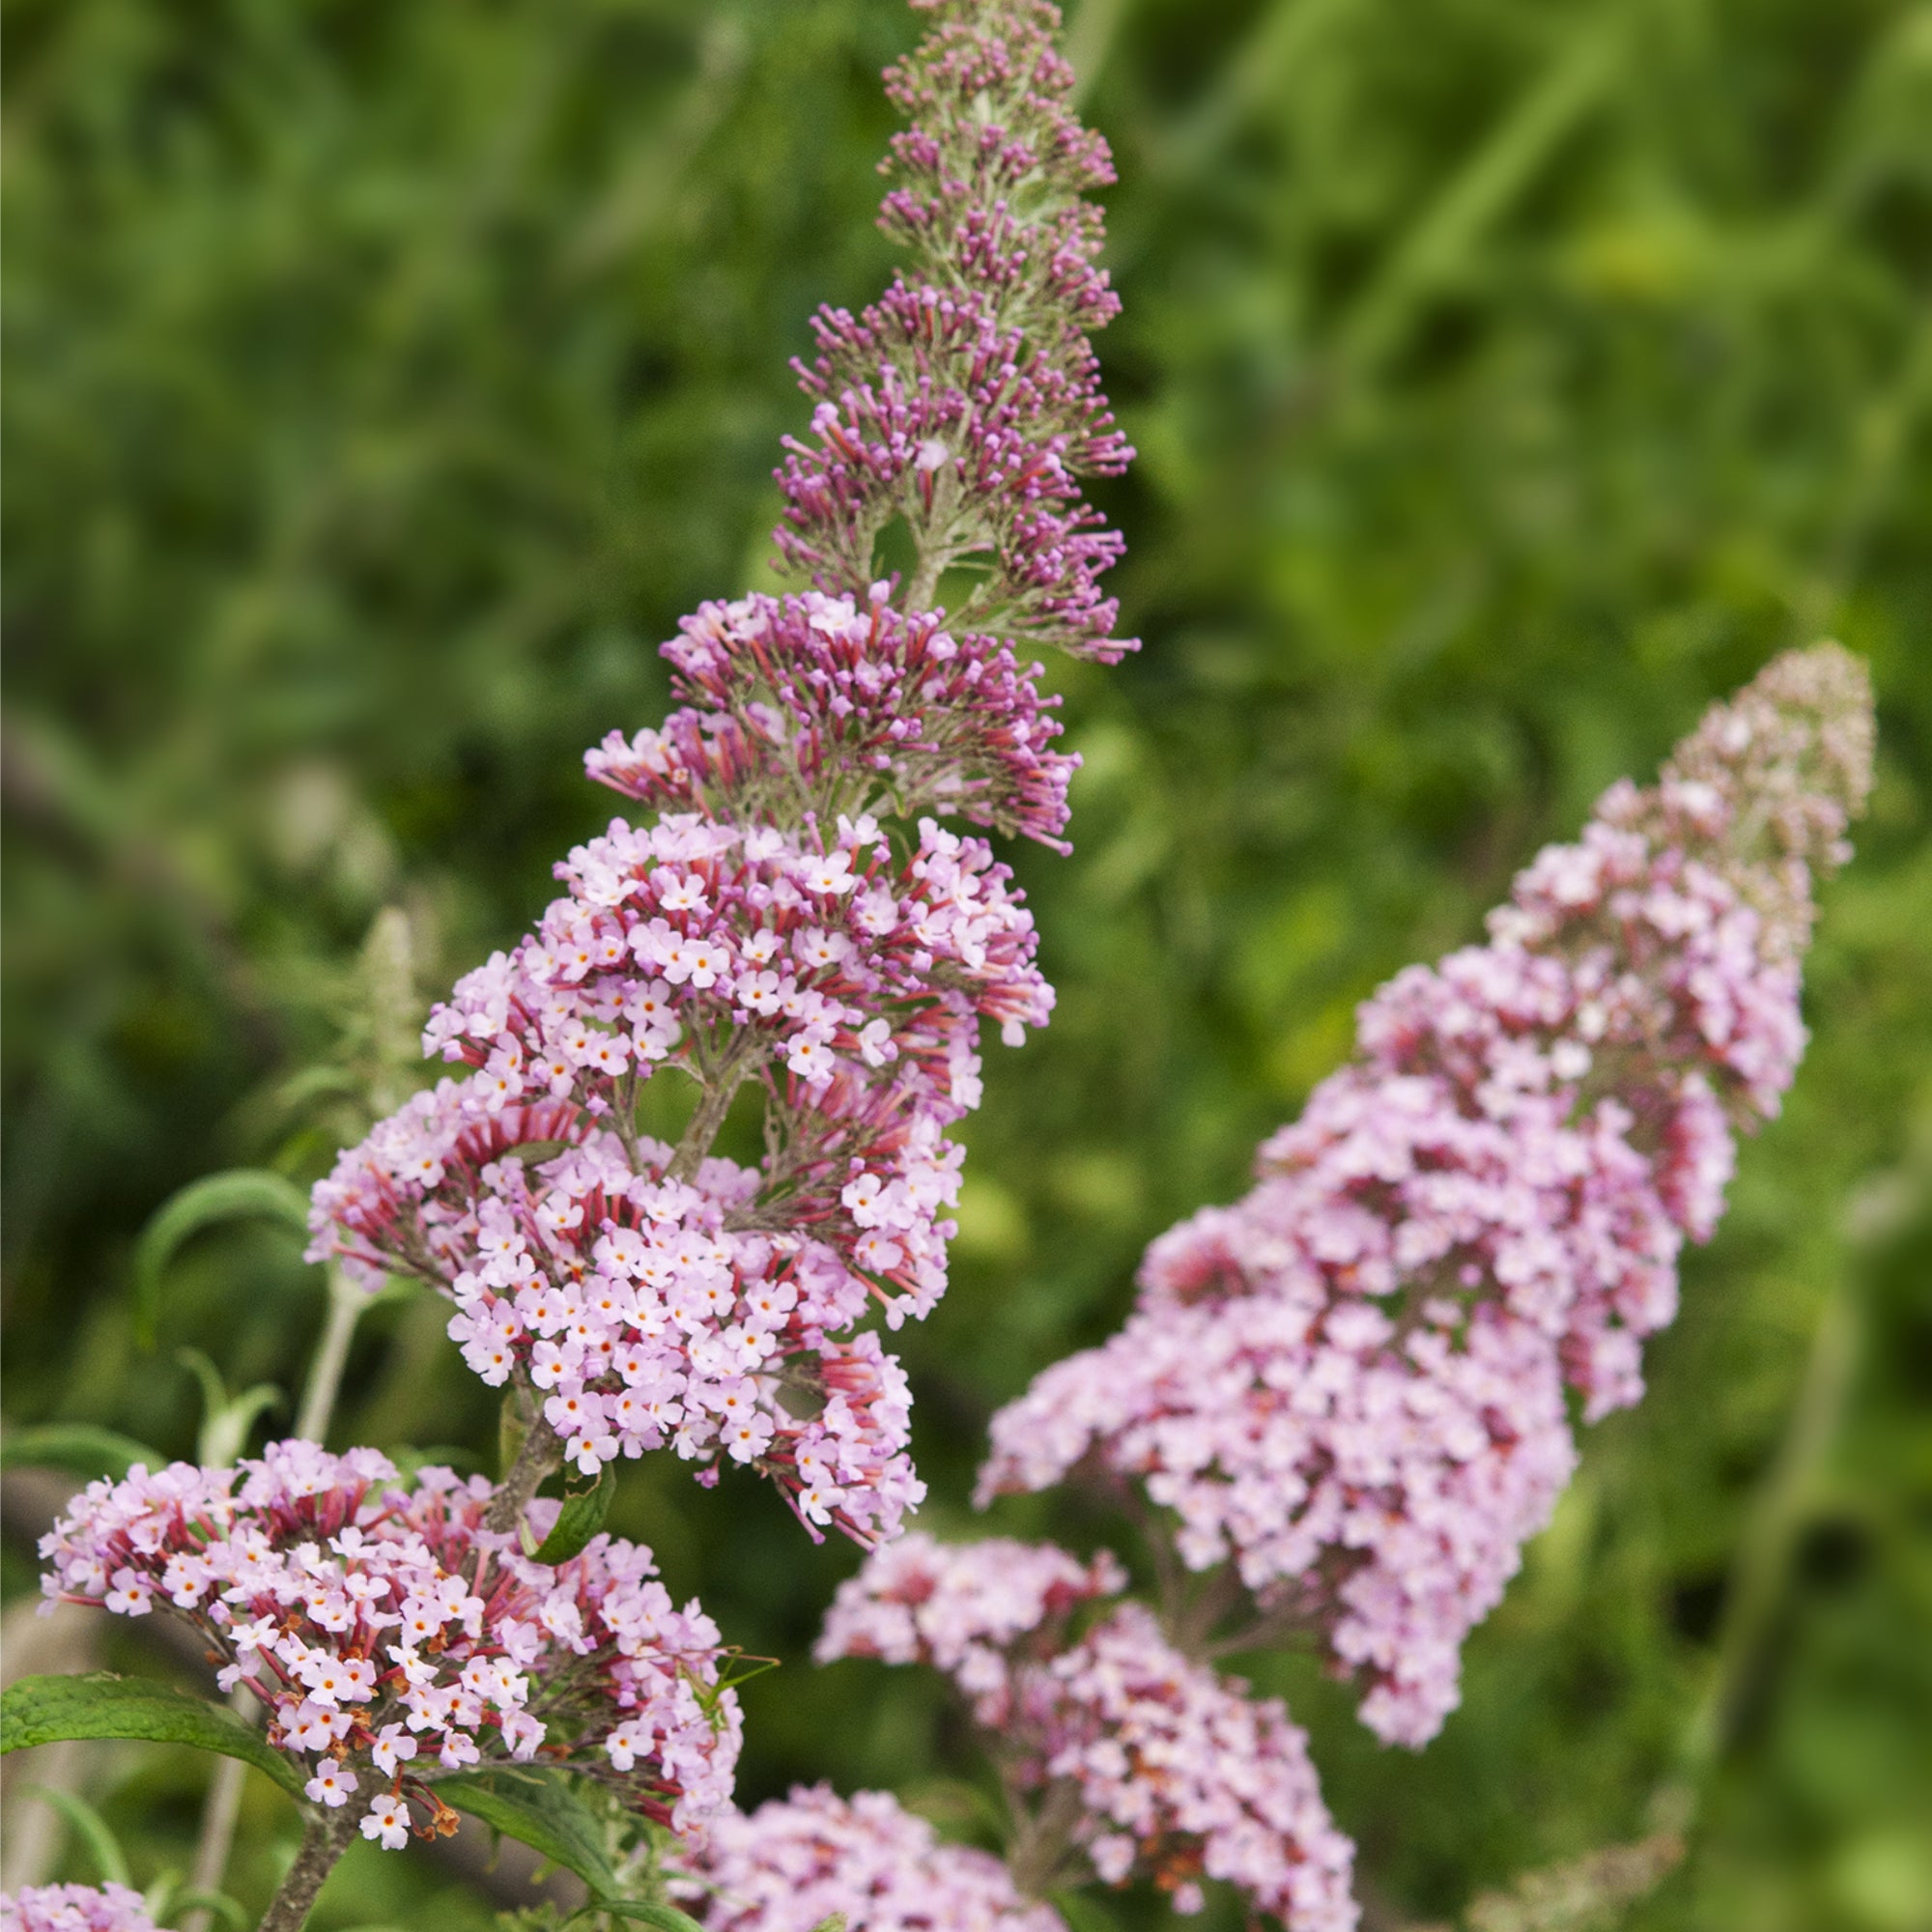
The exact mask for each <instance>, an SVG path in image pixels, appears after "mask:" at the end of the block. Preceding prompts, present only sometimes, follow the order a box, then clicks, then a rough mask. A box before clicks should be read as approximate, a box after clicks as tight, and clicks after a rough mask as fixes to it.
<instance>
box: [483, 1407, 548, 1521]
mask: <svg viewBox="0 0 1932 1932" xmlns="http://www.w3.org/2000/svg"><path fill="white" fill-rule="evenodd" d="M562 1466H563V1440H562V1438H561V1437H560V1436H559V1435H557V1433H556V1431H555V1430H554V1429H553V1428H552V1427H551V1426H550V1424H549V1423H548V1422H547V1421H546V1420H545V1419H544V1417H543V1415H542V1413H541V1412H539V1413H538V1414H537V1415H536V1416H535V1417H534V1418H533V1419H532V1420H531V1423H530V1426H529V1432H528V1434H526V1435H525V1437H524V1442H523V1447H522V1448H520V1449H519V1450H518V1451H517V1460H516V1461H515V1462H514V1463H511V1464H510V1467H509V1470H508V1472H507V1473H506V1474H505V1475H504V1477H503V1480H502V1482H501V1483H499V1484H498V1485H497V1495H496V1499H495V1501H493V1502H492V1503H491V1505H490V1514H489V1515H488V1516H487V1517H486V1518H485V1519H484V1521H485V1524H486V1526H487V1527H489V1528H490V1529H493V1530H495V1531H496V1532H497V1534H499V1535H500V1534H502V1533H503V1532H504V1531H506V1530H512V1529H515V1528H516V1526H517V1525H518V1524H519V1523H520V1522H522V1521H523V1520H524V1511H525V1510H526V1509H527V1508H528V1507H529V1501H530V1498H531V1497H532V1496H533V1495H535V1494H536V1492H537V1488H538V1486H539V1485H540V1484H541V1483H542V1481H543V1479H544V1478H545V1477H546V1476H548V1475H549V1474H550V1473H551V1471H552V1470H553V1469H560V1468H561V1467H562Z"/></svg>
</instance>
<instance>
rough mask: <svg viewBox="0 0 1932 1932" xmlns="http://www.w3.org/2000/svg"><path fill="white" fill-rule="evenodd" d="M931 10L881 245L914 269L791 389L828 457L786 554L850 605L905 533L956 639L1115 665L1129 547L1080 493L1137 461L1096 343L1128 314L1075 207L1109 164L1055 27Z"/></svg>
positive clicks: (908, 94)
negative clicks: (1122, 568) (982, 639)
mask: <svg viewBox="0 0 1932 1932" xmlns="http://www.w3.org/2000/svg"><path fill="white" fill-rule="evenodd" d="M915 5H918V6H920V7H921V9H922V11H923V12H926V13H930V14H936V15H938V16H939V23H938V25H937V26H936V27H935V28H934V29H933V31H932V32H931V33H929V34H928V35H927V36H926V38H925V39H924V40H923V42H922V43H921V44H920V45H919V47H918V48H917V49H916V50H915V51H914V52H913V53H912V54H911V55H910V56H909V57H908V58H907V59H906V60H905V61H904V62H902V63H901V64H900V65H899V66H898V67H896V68H895V69H894V70H893V71H891V72H890V73H888V75H887V76H886V91H887V93H888V94H889V95H890V96H891V97H892V99H893V102H894V104H895V106H897V107H898V108H899V110H900V111H901V112H902V113H903V114H905V115H906V117H907V118H908V120H909V121H910V122H911V123H912V125H911V127H909V128H907V129H906V130H905V131H904V132H903V133H900V134H898V135H895V137H894V140H893V153H892V158H891V160H889V161H888V162H887V163H886V168H885V172H886V173H887V174H888V175H889V176H890V177H891V178H892V180H893V182H894V186H893V188H892V190H891V192H890V193H889V194H888V195H887V197H886V202H885V209H884V213H883V215H882V217H881V226H882V227H884V229H885V230H886V232H887V233H888V234H889V235H891V236H893V237H894V238H895V240H897V241H901V242H903V243H905V244H906V245H907V247H909V248H910V249H911V251H912V252H913V255H914V258H915V261H916V263H917V268H916V270H915V271H914V273H913V274H912V275H911V276H909V277H902V278H900V279H899V280H896V281H895V282H894V284H893V286H892V288H891V289H889V290H888V291H887V292H886V294H885V295H884V296H883V297H882V298H880V299H879V300H878V301H877V302H876V303H874V304H872V305H871V306H869V307H867V309H865V310H864V311H863V312H862V313H861V314H859V315H858V316H856V317H855V316H853V315H851V314H849V313H848V312H846V311H845V310H842V309H826V310H823V311H821V313H820V315H819V317H818V319H817V321H816V323H815V324H814V325H813V327H814V331H815V333H816V336H817V352H818V353H817V355H816V356H815V358H814V359H813V361H812V363H811V364H810V367H807V366H806V365H805V364H803V363H801V364H799V365H798V368H799V376H800V379H801V382H802V384H803V385H804V387H805V389H806V391H807V393H808V394H809V395H810V396H812V397H813V398H814V399H815V400H816V402H817V407H816V409H814V410H813V412H812V418H811V428H812V435H813V437H814V439H815V440H813V441H810V442H807V441H805V440H798V439H788V440H787V442H786V449H787V451H788V454H787V457H786V461H785V464H784V467H783V469H781V470H780V472H779V483H780V487H781V490H782V492H783V494H784V500H785V525H784V526H782V527H781V529H780V531H779V533H778V543H779V549H780V552H781V555H782V556H783V557H784V558H785V560H786V561H787V562H789V563H791V564H793V565H795V566H797V567H798V568H800V569H802V570H804V571H805V572H807V573H808V574H809V575H810V577H811V579H812V581H813V582H815V583H817V585H818V586H819V588H821V589H823V590H832V591H844V592H846V593H848V594H851V595H858V594H860V593H861V592H863V590H864V588H865V586H866V585H867V583H869V582H871V580H872V577H873V576H874V574H875V571H874V565H873V557H874V553H875V550H876V548H877V543H878V538H879V533H880V531H881V530H882V529H883V528H885V527H886V526H887V525H889V524H890V523H893V522H894V521H895V520H896V521H900V522H902V523H903V525H904V526H905V528H906V530H907V531H908V532H909V534H910V537H911V540H912V543H913V546H914V549H915V550H916V552H917V554H919V556H920V559H921V564H920V571H919V574H918V576H917V578H916V580H915V582H914V584H913V586H912V587H913V591H914V593H915V594H914V595H913V596H912V598H911V600H910V601H911V602H913V603H914V604H915V605H919V604H925V603H929V602H930V601H931V598H932V592H933V590H934V589H935V588H938V589H939V590H940V591H941V592H942V593H945V592H947V590H948V586H947V584H945V583H943V582H942V575H943V573H946V572H948V571H951V572H953V573H954V576H955V580H956V581H960V582H962V584H963V588H962V590H961V593H960V601H959V603H958V605H957V607H956V608H954V609H953V610H952V618H953V620H954V623H955V625H956V626H957V627H959V628H960V629H962V630H976V631H988V630H995V629H997V630H999V631H1000V632H1002V633H1004V634H1007V635H1011V636H1016V637H1023V638H1030V639H1037V640H1039V641H1045V642H1052V643H1056V644H1059V645H1061V646H1063V647H1064V648H1065V649H1068V650H1071V651H1074V652H1076V653H1077V654H1079V655H1081V656H1085V657H1093V658H1097V659H1099V660H1100V661H1101V662H1103V663H1109V662H1112V661H1113V660H1115V659H1117V658H1118V657H1119V656H1120V655H1121V654H1122V651H1125V650H1129V649H1131V648H1133V646H1132V644H1131V642H1127V641H1123V640H1121V639H1115V638H1114V637H1113V636H1112V632H1113V627H1114V620H1115V618H1116V616H1117V615H1118V607H1117V605H1116V604H1115V602H1114V600H1113V599H1111V598H1107V597H1103V596H1102V595H1101V593H1100V590H1099V588H1098V585H1097V583H1096V582H1095V578H1096V576H1097V575H1098V573H1099V572H1101V571H1103V570H1105V569H1106V568H1107V567H1108V566H1109V565H1110V564H1112V563H1114V562H1115V561H1117V560H1118V558H1119V557H1120V555H1121V552H1122V542H1121V538H1120V536H1119V534H1118V533H1117V532H1115V531H1113V530H1109V529H1106V528H1104V527H1103V526H1102V525H1103V519H1102V518H1101V517H1100V516H1099V514H1098V513H1097V512H1096V511H1094V509H1092V508H1091V507H1090V506H1089V505H1087V504H1086V503H1085V502H1084V501H1083V500H1082V498H1081V496H1080V491H1079V482H1078V479H1079V477H1081V476H1082V475H1101V476H1112V475H1118V474H1119V473H1120V472H1121V471H1122V469H1125V468H1126V466H1127V464H1128V462H1129V461H1130V460H1131V458H1132V455H1133V452H1132V450H1131V449H1129V448H1128V447H1127V445H1126V443H1125V442H1124V441H1123V440H1122V438H1121V436H1120V434H1119V433H1118V431H1116V429H1115V428H1114V421H1113V417H1112V416H1111V414H1109V412H1108V410H1107V404H1106V398H1105V397H1104V396H1103V395H1102V394H1101V392H1100V383H1099V372H1098V367H1097V365H1096V363H1095V361H1094V352H1093V350H1092V348H1091V347H1090V346H1089V344H1088V341H1087V336H1088V334H1089V332H1090V331H1092V330H1094V329H1096V328H1100V327H1104V326H1105V325H1106V323H1107V322H1108V321H1110V320H1111V319H1112V317H1113V316H1114V315H1115V314H1116V313H1117V312H1118V310H1119V307H1120V303H1119V299H1118V298H1116V296H1115V295H1114V293H1113V291H1112V289H1111V288H1109V286H1108V283H1107V277H1106V274H1105V272H1104V271H1103V270H1100V269H1098V268H1096V267H1095V266H1094V257H1095V256H1096V255H1097V254H1098V252H1099V247H1100V240H1101V223H1100V215H1099V212H1098V210H1097V209H1095V208H1094V206H1093V205H1092V204H1091V203H1089V202H1087V201H1085V200H1083V199H1082V196H1083V195H1084V194H1085V193H1086V192H1087V191H1088V190H1090V189H1093V188H1095V187H1101V186H1104V185H1106V184H1108V183H1109V182H1111V181H1112V180H1113V179H1114V171H1113V166H1112V162H1111V160H1110V158H1109V156H1108V153H1107V147H1106V143H1105V142H1104V141H1103V140H1101V138H1100V137H1099V135H1097V134H1095V133H1094V132H1092V131H1091V130H1089V129H1088V128H1083V127H1081V125H1080V124H1079V122H1078V121H1076V120H1075V119H1074V118H1073V116H1072V115H1071V113H1070V112H1069V111H1068V108H1067V104H1066V97H1067V95H1068V93H1069V92H1070V91H1071V89H1072V86H1073V71H1072V70H1071V68H1069V67H1068V66H1067V64H1066V62H1065V60H1064V59H1062V57H1061V55H1060V53H1059V51H1058V49H1057V48H1056V47H1055V45H1054V39H1053V37H1054V31H1055V29H1056V27H1057V26H1058V24H1059V14H1058V13H1057V12H1056V11H1055V10H1054V9H1053V8H1052V7H1049V6H1045V5H1043V4H1036V3H1035V0H1013V4H1009V5H1006V6H1002V7H998V8H988V7H980V6H973V5H970V4H961V0H915ZM989 16H991V17H989Z"/></svg>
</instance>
